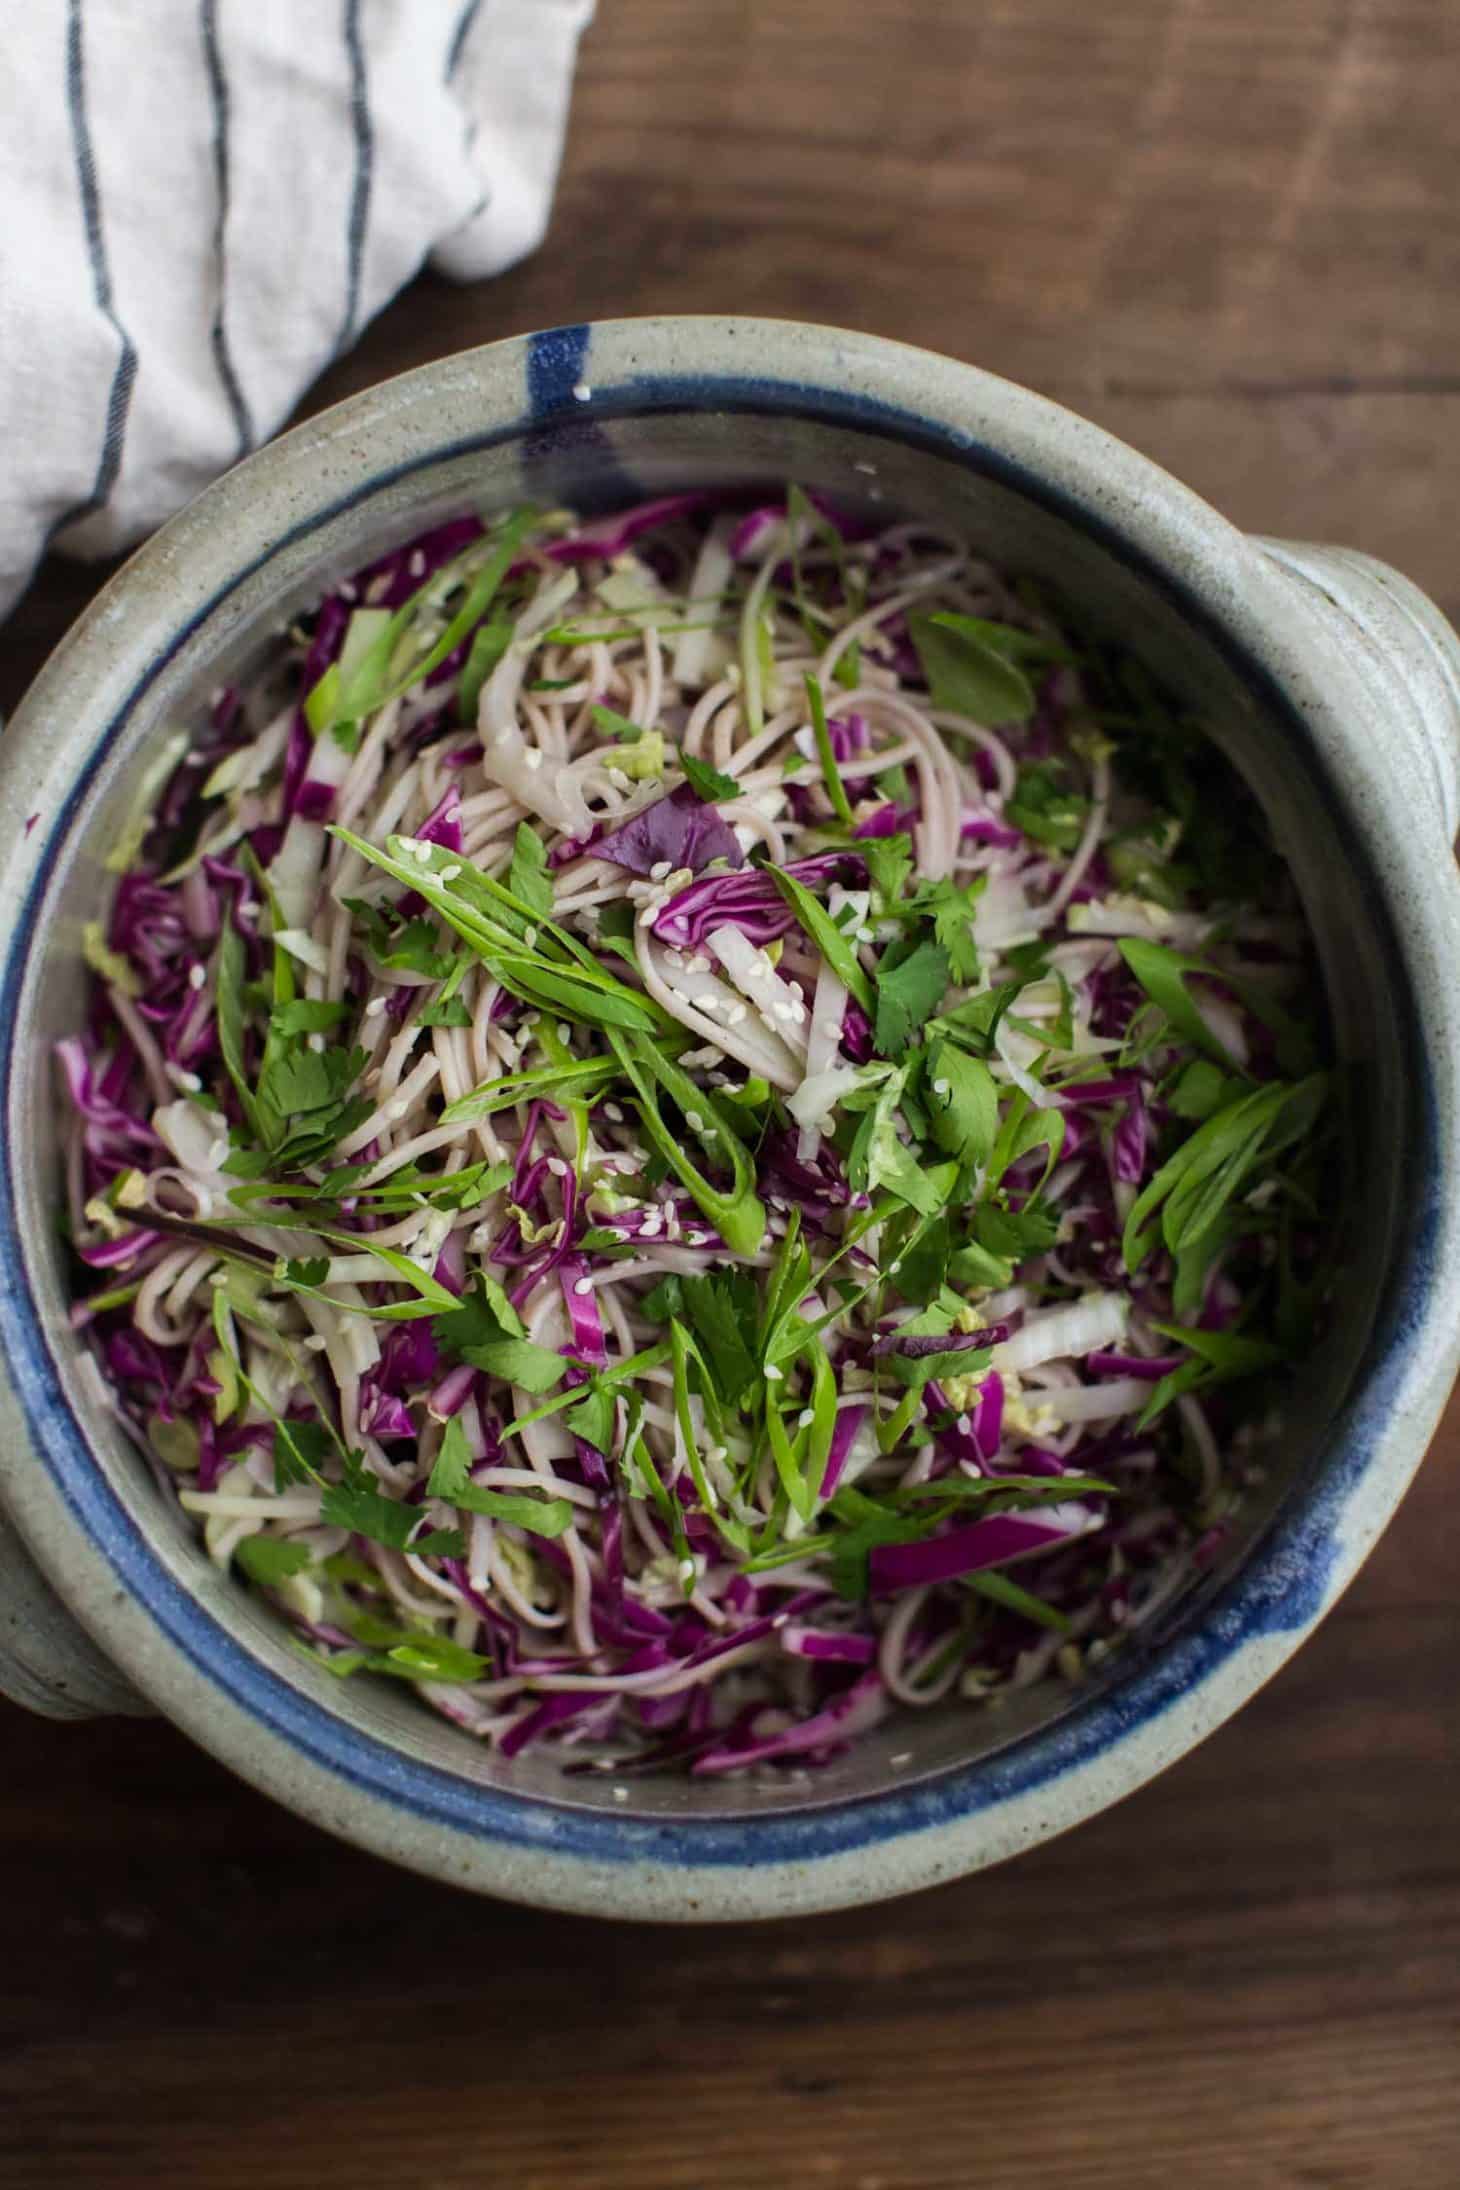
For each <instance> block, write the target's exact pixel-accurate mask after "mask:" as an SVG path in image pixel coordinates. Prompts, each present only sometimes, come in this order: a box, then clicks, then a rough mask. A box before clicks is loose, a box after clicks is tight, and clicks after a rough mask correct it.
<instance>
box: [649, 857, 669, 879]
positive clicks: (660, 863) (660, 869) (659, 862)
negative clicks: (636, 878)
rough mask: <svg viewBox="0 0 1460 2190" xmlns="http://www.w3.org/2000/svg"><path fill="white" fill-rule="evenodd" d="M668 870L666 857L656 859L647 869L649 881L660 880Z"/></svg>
mask: <svg viewBox="0 0 1460 2190" xmlns="http://www.w3.org/2000/svg"><path fill="white" fill-rule="evenodd" d="M668 872H669V861H668V860H667V859H656V860H655V862H654V864H653V866H652V867H651V868H650V869H649V880H650V881H651V882H662V881H663V880H664V878H665V876H666V875H667V874H668Z"/></svg>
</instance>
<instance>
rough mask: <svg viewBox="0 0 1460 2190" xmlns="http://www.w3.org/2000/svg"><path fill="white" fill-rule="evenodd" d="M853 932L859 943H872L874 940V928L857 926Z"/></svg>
mask: <svg viewBox="0 0 1460 2190" xmlns="http://www.w3.org/2000/svg"><path fill="white" fill-rule="evenodd" d="M852 932H853V934H854V935H855V936H856V938H857V941H858V942H859V943H870V942H871V940H872V930H871V929H870V928H855V929H853V931H852Z"/></svg>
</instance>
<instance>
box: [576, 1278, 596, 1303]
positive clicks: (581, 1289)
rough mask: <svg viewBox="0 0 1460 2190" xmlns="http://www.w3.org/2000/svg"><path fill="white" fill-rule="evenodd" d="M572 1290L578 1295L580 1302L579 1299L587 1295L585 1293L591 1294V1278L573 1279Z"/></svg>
mask: <svg viewBox="0 0 1460 2190" xmlns="http://www.w3.org/2000/svg"><path fill="white" fill-rule="evenodd" d="M573 1290H574V1292H575V1293H576V1294H577V1295H578V1297H579V1299H580V1300H581V1299H582V1298H583V1297H584V1295H585V1294H587V1293H591V1292H592V1290H593V1280H592V1278H590V1277H581V1278H575V1279H574V1281H573Z"/></svg>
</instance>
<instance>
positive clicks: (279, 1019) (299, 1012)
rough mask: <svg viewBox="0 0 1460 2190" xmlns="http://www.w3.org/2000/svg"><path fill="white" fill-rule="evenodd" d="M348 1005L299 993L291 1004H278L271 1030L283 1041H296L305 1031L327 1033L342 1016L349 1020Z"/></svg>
mask: <svg viewBox="0 0 1460 2190" xmlns="http://www.w3.org/2000/svg"><path fill="white" fill-rule="evenodd" d="M349 1016H350V1007H349V1005H348V1004H337V1003H331V1002H329V1001H327V1000H326V999H324V998H322V997H320V998H316V997H312V996H298V997H294V998H292V999H291V1000H290V1001H289V1002H288V1003H284V1004H275V1006H274V1008H273V1010H272V1011H271V1012H270V1013H269V1032H270V1033H271V1034H272V1035H274V1036H275V1037H276V1038H277V1039H278V1040H279V1041H281V1042H288V1041H293V1040H294V1039H295V1038H296V1037H297V1036H299V1035H301V1034H327V1033H328V1031H329V1029H330V1028H331V1027H337V1026H338V1025H339V1023H340V1021H341V1020H342V1019H348V1018H349Z"/></svg>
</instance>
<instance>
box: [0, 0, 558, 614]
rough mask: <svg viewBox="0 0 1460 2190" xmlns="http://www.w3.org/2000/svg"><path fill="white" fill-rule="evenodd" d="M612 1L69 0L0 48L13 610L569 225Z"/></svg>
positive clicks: (3, 582) (6, 579) (131, 535)
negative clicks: (374, 350) (432, 284)
mask: <svg viewBox="0 0 1460 2190" xmlns="http://www.w3.org/2000/svg"><path fill="white" fill-rule="evenodd" d="M592 8H593V0H146V4H145V6H144V5H141V4H139V0H53V4H51V5H48V6H43V7H36V8H25V9H18V10H16V11H14V13H13V16H12V18H11V20H10V21H9V22H8V23H7V26H6V38H5V46H6V52H5V68H4V70H3V72H0V204H3V206H4V209H5V210H4V216H3V220H0V430H3V434H4V457H3V463H0V616H3V615H4V614H5V613H6V612H7V610H8V609H9V608H10V607H11V606H12V605H13V603H14V602H15V600H16V599H17V598H18V596H19V595H20V593H21V592H22V591H23V590H24V587H25V585H26V583H27V582H28V580H29V578H30V575H31V572H32V571H33V569H34V566H35V564H36V562H37V560H38V559H39V557H40V556H41V555H42V554H43V553H44V552H45V551H46V549H47V548H49V547H50V546H52V545H55V546H56V547H58V548H61V549H64V550H65V551H66V552H67V553H73V552H74V553H76V554H79V555H105V554H110V553H113V552H114V551H115V550H116V549H118V548H121V547H124V546H126V545H127V544H128V543H129V542H131V541H133V540H135V539H137V538H138V537H139V536H140V535H141V534H143V533H145V532H147V531H149V530H150V529H151V528H152V527H153V526H154V525H157V524H159V523H160V522H161V520H162V519H163V518H164V517H166V516H167V515H169V513H170V512H171V511H173V510H175V509H177V508H178V507H180V505H181V504H182V503H184V502H185V501H187V500H188V499H189V497H190V496H191V495H193V494H195V493H196V492H197V490H198V489H199V488H200V487H201V486H203V485H204V484H205V482H206V481H207V480H208V479H210V478H211V477H213V476H214V474H215V473H217V472H219V471H222V470H224V469H226V467H227V466H228V465H230V464H231V463H233V462H235V461H236V460H237V459H238V458H239V457H240V456H243V455H246V454H247V452H248V451H249V450H250V449H251V448H254V447H256V446H257V444H258V443H259V442H260V441H261V440H264V439H266V438H267V437H268V435H269V434H271V433H273V432H274V431H275V430H276V428H277V427H278V426H279V425H280V424H281V423H282V421H283V420H284V419H285V418H286V417H287V416H288V414H289V412H290V410H291V409H292V408H293V406H294V404H295V403H296V402H297V400H298V398H299V396H300V395H301V394H302V392H303V391H304V389H305V388H306V387H307V386H308V385H309V383H310V382H311V381H312V380H313V379H314V378H315V377H316V375H317V374H318V373H320V372H321V371H322V370H323V368H324V367H325V366H326V365H327V364H329V362H330V360H331V359H332V358H334V357H337V356H338V355H339V354H340V352H341V351H342V350H344V349H345V348H347V347H348V346H349V344H350V343H352V342H353V341H354V340H355V337H356V336H357V335H358V333H359V332H360V329H361V328H362V327H363V326H364V325H365V324H366V322H367V321H368V320H369V319H370V318H371V317H372V316H373V315H374V314H375V313H376V312H377V311H379V309H380V308H381V306H382V305H383V304H384V303H385V302H386V301H387V300H388V299H389V298H390V297H391V296H392V295H393V294H394V293H395V291H396V290H397V289H399V288H400V287H401V286H402V285H403V284H404V283H405V282H407V281H409V280H410V279H411V277H412V276H413V275H414V274H415V273H416V272H417V271H418V270H419V269H420V268H421V267H422V266H423V265H424V264H426V263H427V262H428V261H429V263H430V264H431V265H433V266H436V267H439V268H440V269H441V271H442V272H444V273H447V274H450V275H453V276H454V277H456V278H457V279H458V280H463V281H471V280H476V279H478V278H480V277H481V276H484V275H488V274H495V273H497V272H499V271H500V270H501V269H502V268H503V267H505V266H510V265H511V264H512V262H513V261H514V260H516V259H519V258H521V257H522V256H524V254H525V253H527V252H529V251H531V250H532V249H533V247H534V246H535V245H536V244H537V243H538V241H539V240H540V239H541V237H542V235H543V232H544V230H545V228H546V225H547V218H548V210H549V206H550V203H551V198H552V190H553V183H554V180H555V178H556V174H557V167H558V158H559V154H560V151H561V148H562V140H563V129H564V125H565V121H566V117H567V109H568V95H569V88H570V85H571V80H572V71H573V61H574V55H575V52H576V47H577V40H578V36H579V33H580V31H581V30H582V28H583V26H584V24H585V23H586V22H587V20H588V18H589V16H590V14H591V13H592Z"/></svg>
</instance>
